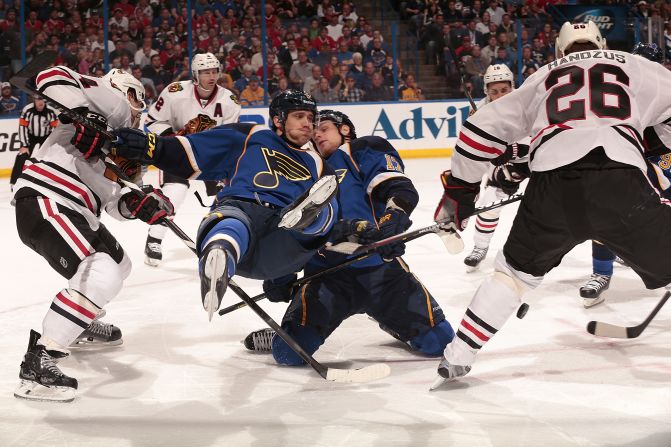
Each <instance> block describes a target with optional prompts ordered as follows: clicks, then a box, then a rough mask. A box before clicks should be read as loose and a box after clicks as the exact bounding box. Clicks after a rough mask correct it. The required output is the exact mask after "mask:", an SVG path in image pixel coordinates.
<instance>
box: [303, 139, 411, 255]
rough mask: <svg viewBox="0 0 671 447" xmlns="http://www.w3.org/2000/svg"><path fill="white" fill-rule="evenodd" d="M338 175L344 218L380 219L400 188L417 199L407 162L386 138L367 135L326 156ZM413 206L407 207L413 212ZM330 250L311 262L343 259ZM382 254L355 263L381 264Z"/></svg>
mask: <svg viewBox="0 0 671 447" xmlns="http://www.w3.org/2000/svg"><path fill="white" fill-rule="evenodd" d="M326 162H327V164H328V165H329V167H330V168H331V169H333V170H334V171H335V173H336V175H337V176H338V182H339V184H340V185H339V186H340V187H339V199H338V200H339V203H340V211H341V214H342V216H341V217H342V218H343V219H364V220H368V221H370V222H377V220H378V217H379V216H381V215H382V213H383V212H384V210H385V208H386V207H387V202H388V201H389V199H390V198H392V197H394V194H395V193H397V191H399V190H402V191H403V193H405V194H404V195H405V196H406V197H407V196H408V195H409V196H411V198H410V199H408V200H407V201H409V202H413V203H412V208H413V209H414V206H415V205H416V203H417V192H416V191H415V189H414V187H413V186H412V182H411V181H410V179H408V177H407V176H406V175H405V173H404V172H403V170H404V165H403V161H401V157H400V156H399V155H398V152H396V149H394V147H393V146H392V145H391V144H390V143H389V142H388V141H387V140H385V139H384V138H380V137H374V136H368V137H362V138H357V139H355V140H352V141H351V142H349V143H346V144H344V145H343V146H341V147H340V148H339V149H338V150H336V151H335V152H334V153H333V154H331V155H330V156H329V157H328V158H327V159H326ZM411 211H412V209H410V210H409V211H408V213H409V212H411ZM329 254H330V253H329V252H327V251H325V250H321V251H320V253H318V254H317V255H316V256H315V258H313V260H312V261H311V264H317V265H319V266H322V267H323V266H327V265H332V264H334V263H337V262H340V261H342V257H340V255H336V256H338V258H337V259H335V256H334V259H329ZM382 262H383V261H382V258H380V256H379V255H373V256H370V257H368V258H366V259H363V260H362V261H359V262H357V263H356V264H354V265H353V266H355V267H369V266H374V265H380V264H382Z"/></svg>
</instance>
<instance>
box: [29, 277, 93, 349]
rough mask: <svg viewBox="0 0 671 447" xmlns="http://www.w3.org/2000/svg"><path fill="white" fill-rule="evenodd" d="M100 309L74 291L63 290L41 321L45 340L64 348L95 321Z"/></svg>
mask: <svg viewBox="0 0 671 447" xmlns="http://www.w3.org/2000/svg"><path fill="white" fill-rule="evenodd" d="M100 310H101V308H100V307H98V306H97V305H96V304H95V303H93V302H92V301H91V300H89V299H88V298H87V297H85V296H84V295H82V294H81V293H79V292H77V291H76V290H74V289H63V290H61V291H60V292H59V293H58V294H56V297H55V298H54V300H53V301H52V303H51V307H50V308H49V311H48V312H47V315H46V316H45V317H44V320H43V321H42V332H43V337H44V338H45V340H53V341H54V342H56V343H57V344H58V345H60V346H63V347H66V346H70V344H71V343H72V342H73V341H75V340H76V339H77V337H78V336H79V334H81V333H82V332H83V331H84V329H86V328H87V327H88V325H89V324H91V322H92V321H93V320H94V319H95V317H96V316H97V315H98V313H99V312H100Z"/></svg>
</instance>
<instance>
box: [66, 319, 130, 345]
mask: <svg viewBox="0 0 671 447" xmlns="http://www.w3.org/2000/svg"><path fill="white" fill-rule="evenodd" d="M121 336H122V335H121V329H119V328H118V327H116V326H114V325H113V324H111V323H105V322H104V321H100V320H99V319H98V318H96V319H95V320H93V321H92V322H91V324H89V326H88V327H87V328H86V329H84V332H82V333H81V335H80V336H79V337H77V340H75V341H74V343H72V345H70V347H71V348H97V347H106V346H119V345H120V344H122V343H123V339H122V338H121Z"/></svg>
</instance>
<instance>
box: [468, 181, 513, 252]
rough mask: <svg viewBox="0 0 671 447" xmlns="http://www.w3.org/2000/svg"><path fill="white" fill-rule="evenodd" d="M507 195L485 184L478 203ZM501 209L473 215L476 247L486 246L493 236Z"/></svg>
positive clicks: (488, 201) (489, 201) (503, 197)
mask: <svg viewBox="0 0 671 447" xmlns="http://www.w3.org/2000/svg"><path fill="white" fill-rule="evenodd" d="M507 197H508V196H507V195H506V194H504V193H502V192H501V191H500V190H499V189H498V188H495V187H493V186H487V187H485V188H484V190H483V191H482V194H481V195H480V199H479V200H478V203H483V204H485V203H491V202H494V201H495V200H500V199H505V198H507ZM500 215H501V209H500V208H497V209H493V210H489V211H486V212H484V213H482V214H479V215H477V216H475V233H474V234H473V242H474V245H475V246H476V247H478V248H487V247H489V243H490V241H491V240H492V237H493V236H494V231H495V230H496V226H497V225H498V224H499V216H500Z"/></svg>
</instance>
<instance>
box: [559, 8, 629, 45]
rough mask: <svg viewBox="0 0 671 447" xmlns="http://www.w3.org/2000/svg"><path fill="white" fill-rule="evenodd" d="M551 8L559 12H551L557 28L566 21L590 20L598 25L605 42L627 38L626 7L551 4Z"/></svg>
mask: <svg viewBox="0 0 671 447" xmlns="http://www.w3.org/2000/svg"><path fill="white" fill-rule="evenodd" d="M553 10H556V11H558V12H559V14H553V18H554V20H555V25H556V26H557V29H559V28H560V27H561V26H562V25H563V24H564V22H566V21H569V22H588V21H590V20H591V21H592V22H594V23H595V24H596V26H598V27H599V30H601V35H603V37H605V38H606V42H608V41H609V40H614V41H622V40H627V30H626V27H625V24H626V20H625V19H626V18H627V8H626V7H624V6H607V5H604V6H597V5H592V6H576V5H556V6H553Z"/></svg>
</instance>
